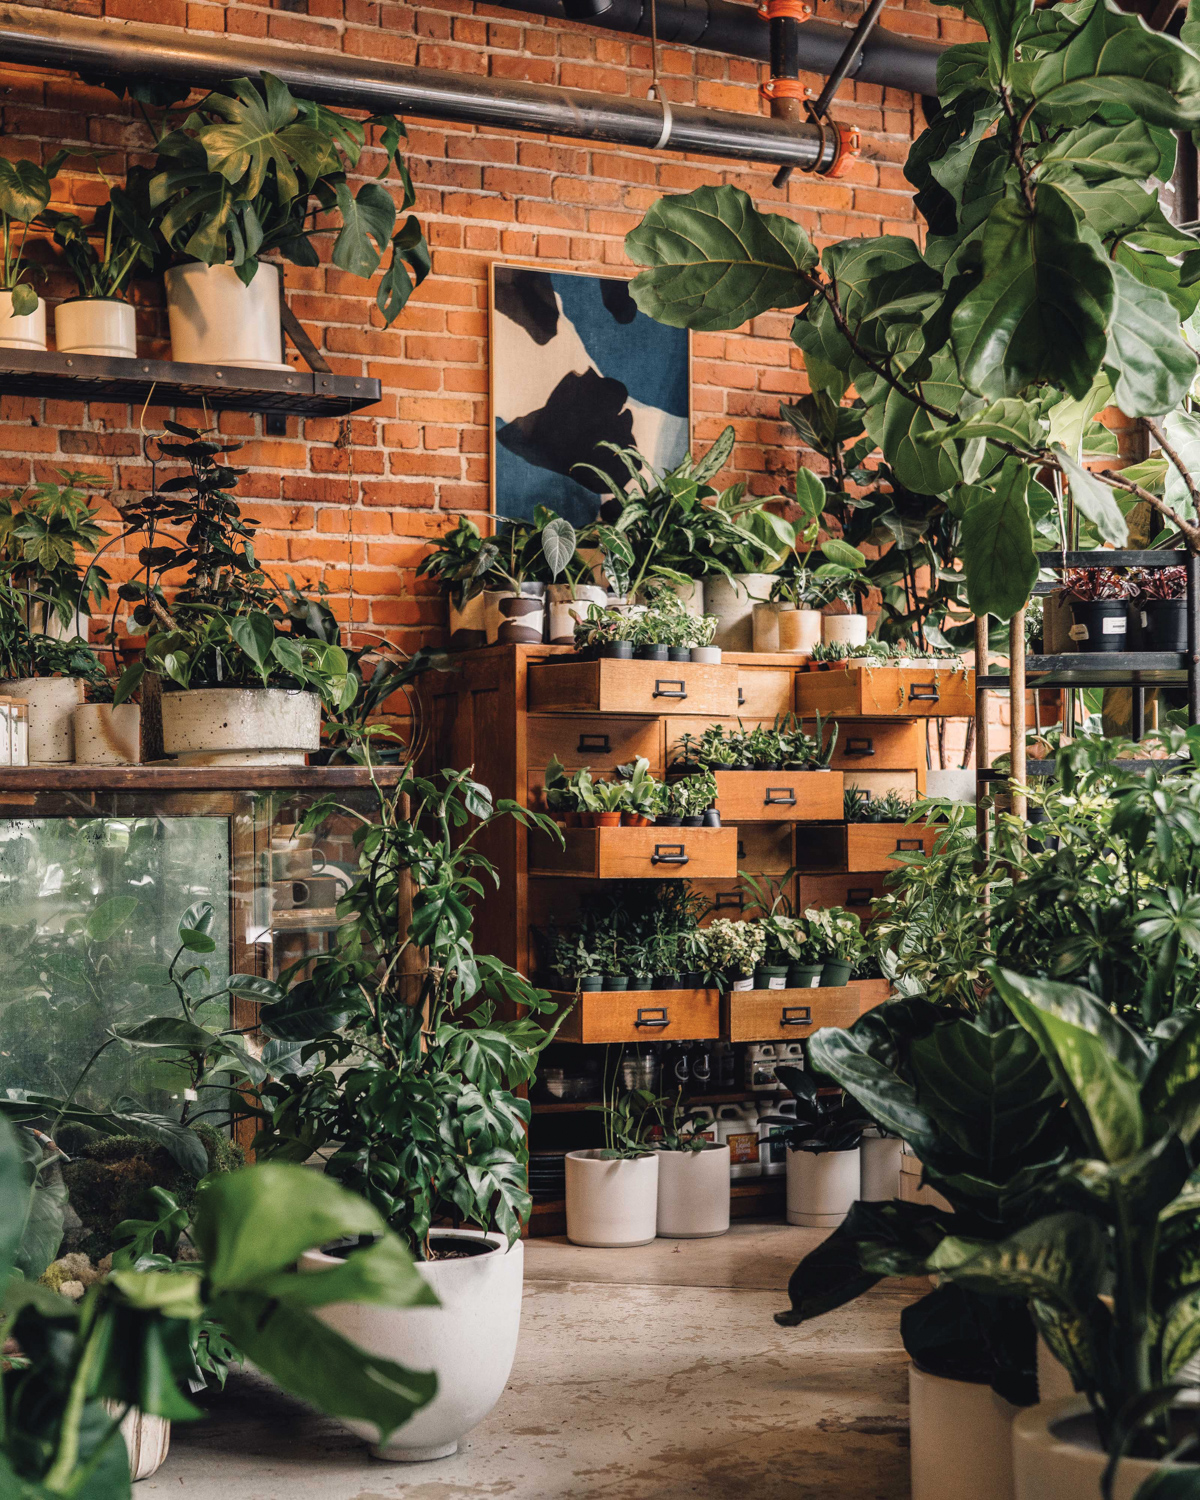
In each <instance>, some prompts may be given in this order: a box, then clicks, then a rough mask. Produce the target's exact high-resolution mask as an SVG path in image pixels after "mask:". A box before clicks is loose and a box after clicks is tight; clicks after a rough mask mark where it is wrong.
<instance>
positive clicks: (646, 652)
mask: <svg viewBox="0 0 1200 1500" xmlns="http://www.w3.org/2000/svg"><path fill="white" fill-rule="evenodd" d="M635 654H636V656H637V658H638V660H639V661H666V660H667V647H666V646H639V647H638V648H637V651H636V653H635Z"/></svg>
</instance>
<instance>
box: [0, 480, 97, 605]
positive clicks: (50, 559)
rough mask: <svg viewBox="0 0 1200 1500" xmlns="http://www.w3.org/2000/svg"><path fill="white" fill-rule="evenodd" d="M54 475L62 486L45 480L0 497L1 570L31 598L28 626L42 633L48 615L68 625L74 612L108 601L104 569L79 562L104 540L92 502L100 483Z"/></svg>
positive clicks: (94, 564) (92, 564)
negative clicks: (81, 553)
mask: <svg viewBox="0 0 1200 1500" xmlns="http://www.w3.org/2000/svg"><path fill="white" fill-rule="evenodd" d="M58 477H59V480H61V481H62V482H61V483H55V482H54V481H53V480H43V481H41V482H40V483H39V484H35V485H32V486H30V487H27V488H21V489H15V490H11V491H10V492H9V493H8V494H7V495H6V496H4V497H3V498H2V499H0V567H4V568H5V569H6V570H7V573H8V577H9V579H10V581H11V582H12V583H13V584H14V585H15V586H16V587H17V588H19V589H22V590H23V591H24V592H25V593H27V594H28V595H29V596H30V597H29V608H28V611H27V623H28V624H29V625H31V626H32V627H33V628H34V629H35V630H36V629H38V628H40V629H41V630H43V631H44V630H45V629H46V628H47V626H48V625H49V622H50V620H51V618H52V617H53V618H57V620H58V622H59V624H60V625H70V624H72V623H73V621H74V618H75V611H76V610H82V611H83V613H84V614H90V613H91V606H92V605H93V604H96V605H99V604H101V603H102V602H103V601H104V600H105V599H107V598H108V574H107V573H106V572H105V570H104V569H103V568H102V567H100V566H99V565H98V564H97V563H94V562H93V563H88V564H87V565H86V566H85V567H80V565H79V561H78V553H79V552H95V551H96V548H97V545H98V544H99V542H100V541H101V539H102V538H103V536H104V532H103V531H102V530H101V528H100V527H99V525H98V524H97V522H96V517H97V515H98V514H99V512H98V511H97V510H95V509H94V508H93V506H92V503H91V502H92V496H93V493H94V492H95V490H97V489H98V488H99V487H100V486H102V485H103V484H104V480H103V479H102V478H101V477H100V476H99V475H97V474H82V473H78V472H76V471H75V470H67V469H59V470H58Z"/></svg>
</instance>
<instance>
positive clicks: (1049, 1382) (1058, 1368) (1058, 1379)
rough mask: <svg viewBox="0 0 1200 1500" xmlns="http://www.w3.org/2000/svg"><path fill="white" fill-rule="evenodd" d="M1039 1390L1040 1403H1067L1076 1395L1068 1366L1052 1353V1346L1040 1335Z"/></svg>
mask: <svg viewBox="0 0 1200 1500" xmlns="http://www.w3.org/2000/svg"><path fill="white" fill-rule="evenodd" d="M1037 1388H1038V1400H1039V1401H1065V1400H1066V1398H1067V1397H1068V1396H1073V1395H1074V1394H1075V1387H1074V1385H1073V1384H1072V1382H1071V1377H1070V1376H1069V1375H1068V1374H1067V1370H1066V1366H1065V1365H1062V1364H1060V1363H1059V1362H1058V1360H1057V1359H1055V1357H1054V1355H1053V1354H1051V1353H1050V1346H1049V1345H1048V1344H1047V1343H1046V1340H1045V1339H1044V1338H1043V1337H1042V1336H1041V1334H1040V1333H1039V1334H1038V1336H1037Z"/></svg>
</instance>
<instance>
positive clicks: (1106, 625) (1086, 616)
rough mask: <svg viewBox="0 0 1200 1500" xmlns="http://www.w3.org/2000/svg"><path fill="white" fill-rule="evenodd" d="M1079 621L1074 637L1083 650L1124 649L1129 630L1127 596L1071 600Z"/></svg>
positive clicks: (1077, 621)
mask: <svg viewBox="0 0 1200 1500" xmlns="http://www.w3.org/2000/svg"><path fill="white" fill-rule="evenodd" d="M1071 614H1072V615H1073V616H1074V619H1075V625H1074V628H1073V629H1072V631H1071V636H1072V639H1073V640H1074V641H1075V644H1076V645H1077V646H1078V648H1079V650H1080V651H1124V650H1126V649H1127V646H1126V641H1127V639H1128V632H1129V618H1128V609H1127V606H1126V603H1125V601H1124V599H1091V600H1089V601H1088V602H1087V603H1086V604H1080V603H1079V602H1078V601H1077V600H1074V599H1073V600H1072V601H1071Z"/></svg>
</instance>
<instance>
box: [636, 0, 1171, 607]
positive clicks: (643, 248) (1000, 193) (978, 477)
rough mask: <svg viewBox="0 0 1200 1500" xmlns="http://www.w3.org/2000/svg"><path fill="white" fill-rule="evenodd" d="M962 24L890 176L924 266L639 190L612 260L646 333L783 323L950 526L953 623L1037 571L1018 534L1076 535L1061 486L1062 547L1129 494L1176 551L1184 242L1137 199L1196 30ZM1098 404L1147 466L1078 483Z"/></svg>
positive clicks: (1122, 22)
mask: <svg viewBox="0 0 1200 1500" xmlns="http://www.w3.org/2000/svg"><path fill="white" fill-rule="evenodd" d="M965 8H966V11H967V14H968V16H970V17H971V18H973V19H974V20H976V21H978V22H979V23H980V24H981V25H982V26H983V27H984V29H985V31H986V32H987V40H986V41H982V42H971V43H966V44H963V45H960V46H955V47H950V48H949V49H947V51H946V52H945V53H944V54H943V56H942V58H941V59H940V61H939V64H938V96H939V100H940V104H941V109H940V112H939V114H938V115H937V117H936V118H935V119H934V121H933V123H932V124H931V125H930V127H929V128H928V129H927V130H926V131H925V132H924V133H923V134H922V135H921V136H920V137H919V138H918V139H917V141H916V142H915V143H914V145H913V148H912V150H911V152H910V154H909V158H908V163H907V166H906V169H905V170H906V174H907V176H908V178H909V180H910V182H912V184H913V186H914V188H916V190H917V192H916V202H917V206H918V208H919V209H920V211H921V213H922V214H923V215H924V216H925V218H926V221H927V224H928V235H927V237H926V240H925V246H924V249H921V248H919V247H918V246H917V245H916V244H915V243H914V242H913V241H911V240H909V239H906V238H903V237H901V236H897V235H884V236H880V237H877V238H871V239H859V240H844V241H842V242H840V243H838V244H834V245H831V246H829V247H827V248H826V249H825V250H823V251H822V252H820V254H818V252H817V251H816V249H815V248H814V247H813V245H812V244H811V242H810V241H809V239H808V237H807V235H806V234H805V233H804V231H803V230H802V229H801V228H800V227H799V225H797V224H795V223H794V222H793V221H792V220H790V219H787V218H784V217H782V216H780V215H776V214H763V213H760V212H759V211H758V210H757V209H756V208H755V206H754V204H753V203H752V202H751V201H750V199H749V197H748V196H747V195H746V194H745V193H744V192H742V191H741V190H739V189H736V188H732V187H716V188H714V187H703V188H699V189H697V190H696V191H695V192H693V193H690V194H688V195H686V196H682V197H670V198H664V199H661V200H660V201H659V202H658V203H656V204H655V205H654V207H653V208H652V209H651V210H650V212H649V213H648V214H647V216H646V218H645V220H644V221H643V222H642V224H641V225H640V226H638V228H636V229H634V230H632V231H631V232H630V233H629V235H628V236H627V237H626V248H627V250H628V252H629V254H630V256H631V258H632V259H633V260H634V261H636V262H638V263H639V264H640V265H642V266H645V267H646V268H647V269H646V270H644V271H643V272H642V274H641V275H639V276H638V277H637V278H636V279H635V280H634V282H633V283H632V293H633V296H634V299H635V301H636V302H637V304H638V306H639V307H640V308H641V310H642V311H643V312H645V313H648V314H649V315H650V316H652V317H655V318H657V319H659V320H660V321H662V322H666V323H670V324H672V325H674V326H685V327H691V328H697V329H722V328H734V327H737V326H739V325H740V324H742V323H744V322H745V321H746V320H747V319H749V318H752V317H755V316H757V315H758V314H760V313H763V312H765V311H767V310H768V309H771V308H791V309H795V310H796V312H797V314H798V315H797V318H796V321H795V324H794V328H793V338H794V340H795V341H796V343H797V344H798V345H799V346H800V348H801V349H802V350H803V352H804V356H805V364H806V368H807V371H808V375H809V380H810V382H811V384H812V386H813V388H814V390H816V391H818V392H820V393H822V394H824V395H825V396H826V397H828V398H829V400H830V401H832V402H835V403H840V402H841V400H842V399H843V397H844V395H845V394H846V392H847V390H848V389H849V387H850V386H851V385H853V387H854V389H855V390H856V392H857V395H858V397H859V398H860V399H861V400H862V402H863V420H864V423H865V426H866V431H867V434H868V437H869V438H870V440H871V441H872V442H873V443H874V444H876V445H878V446H879V447H880V448H881V449H882V452H883V456H884V459H885V460H886V462H887V464H888V465H889V466H890V468H891V471H892V473H893V475H894V476H895V478H896V479H897V480H898V481H899V483H900V484H901V485H902V486H904V487H905V489H907V490H910V491H912V492H913V493H915V494H919V495H924V496H933V497H938V498H939V499H940V500H942V501H944V503H945V505H946V507H947V509H948V511H949V512H950V514H951V515H952V516H953V517H954V518H955V520H956V521H957V523H958V532H959V536H958V547H959V550H960V553H961V557H962V561H963V565H964V568H965V572H966V581H967V590H968V602H969V604H970V607H971V609H972V610H973V611H974V612H976V613H984V612H990V613H993V614H997V615H1001V616H1011V615H1012V614H1013V613H1014V612H1015V611H1016V610H1017V609H1018V608H1020V607H1021V606H1022V605H1023V604H1024V602H1025V600H1026V599H1027V598H1028V597H1029V594H1030V591H1031V589H1032V587H1033V584H1034V582H1035V581H1036V579H1037V573H1038V568H1037V561H1036V556H1035V545H1036V539H1037V538H1038V537H1039V536H1040V537H1042V538H1044V539H1046V540H1049V539H1051V538H1055V537H1057V539H1058V543H1059V545H1073V544H1074V538H1070V537H1068V535H1067V527H1066V523H1065V512H1064V509H1063V505H1064V499H1063V497H1064V493H1065V492H1066V491H1069V494H1070V498H1071V500H1072V501H1073V504H1074V510H1075V513H1076V514H1077V516H1078V517H1079V518H1080V519H1081V521H1082V526H1083V529H1082V532H1081V537H1082V540H1083V541H1085V542H1087V541H1091V542H1096V541H1102V542H1108V543H1113V544H1116V545H1118V546H1120V545H1124V544H1125V542H1126V536H1127V524H1126V516H1127V514H1128V511H1129V510H1130V509H1131V508H1132V506H1133V505H1135V504H1137V503H1138V502H1139V501H1144V502H1147V503H1148V504H1149V505H1150V506H1151V508H1152V509H1153V510H1155V511H1156V512H1157V513H1158V514H1159V516H1160V517H1161V518H1162V520H1163V521H1164V522H1165V523H1166V525H1167V526H1169V527H1172V528H1176V529H1178V530H1179V531H1180V532H1181V533H1182V534H1183V536H1184V537H1185V539H1186V541H1187V544H1188V546H1189V547H1190V548H1192V549H1193V550H1197V549H1198V548H1200V518H1198V516H1197V511H1196V502H1197V496H1198V494H1200V490H1198V487H1197V481H1196V478H1195V477H1194V476H1195V473H1196V472H1200V471H1198V470H1197V469H1196V467H1195V466H1196V464H1197V461H1198V460H1200V419H1197V418H1196V417H1194V416H1193V415H1191V414H1190V413H1189V412H1188V411H1186V410H1184V409H1183V402H1184V400H1185V398H1186V396H1187V393H1188V391H1189V389H1190V387H1191V384H1192V381H1193V379H1194V377H1195V374H1196V356H1195V354H1194V353H1193V351H1192V349H1191V347H1190V346H1189V344H1188V342H1187V341H1186V339H1185V338H1184V337H1183V335H1182V332H1181V325H1182V324H1183V322H1184V320H1186V319H1188V318H1190V316H1191V315H1192V313H1193V312H1194V311H1195V308H1196V304H1197V299H1198V298H1200V244H1198V242H1197V241H1196V240H1195V239H1194V238H1193V237H1192V236H1191V235H1190V234H1187V233H1184V232H1182V231H1181V230H1179V229H1177V228H1175V227H1174V226H1172V225H1171V224H1169V223H1168V222H1167V220H1166V219H1165V217H1164V216H1163V214H1162V212H1161V210H1160V209H1159V207H1158V203H1157V197H1156V194H1155V192H1154V191H1153V184H1154V180H1155V179H1157V180H1159V181H1165V180H1167V179H1168V178H1169V177H1170V175H1171V171H1172V168H1173V163H1174V159H1175V140H1174V137H1173V135H1172V133H1171V132H1172V131H1173V130H1191V129H1192V128H1193V127H1195V126H1196V125H1197V124H1200V55H1198V54H1197V53H1196V52H1195V51H1194V50H1193V45H1195V44H1197V43H1198V42H1200V22H1197V21H1196V20H1192V19H1189V21H1188V22H1187V24H1186V25H1185V27H1184V30H1183V39H1182V40H1176V39H1175V38H1174V37H1171V36H1167V35H1163V34H1161V33H1157V32H1152V31H1150V30H1149V29H1148V28H1147V26H1146V25H1145V23H1144V21H1143V20H1142V19H1141V18H1140V17H1139V16H1137V15H1136V14H1127V13H1125V12H1123V11H1121V10H1119V9H1118V8H1117V6H1116V5H1115V4H1113V3H1112V0H1076V3H1070V4H1068V3H1065V0H1064V3H1059V4H1056V5H1051V6H1048V7H1044V8H1035V6H1034V3H1033V0H999V3H991V0H967V5H966V7H965ZM1109 404H1113V405H1116V406H1118V407H1120V408H1121V410H1122V411H1124V412H1125V413H1126V414H1127V415H1128V416H1130V417H1133V418H1136V419H1138V420H1139V421H1140V422H1141V423H1142V424H1143V425H1144V427H1145V428H1146V430H1147V432H1148V433H1149V435H1150V436H1151V437H1152V438H1153V439H1154V441H1155V442H1156V443H1157V444H1158V446H1159V447H1160V448H1161V450H1162V457H1161V458H1160V459H1158V460H1156V461H1155V463H1154V464H1153V465H1151V470H1152V472H1143V473H1141V474H1140V475H1139V474H1137V473H1135V475H1132V476H1131V475H1129V474H1122V473H1119V472H1117V471H1116V470H1114V469H1112V468H1105V467H1087V466H1085V464H1084V461H1083V460H1084V458H1085V456H1091V455H1092V454H1094V453H1099V454H1102V455H1103V454H1110V453H1112V452H1113V451H1114V446H1115V445H1114V444H1113V442H1112V440H1111V437H1110V436H1109V435H1108V434H1106V433H1105V432H1104V431H1103V429H1101V428H1100V427H1099V424H1098V423H1097V422H1096V420H1095V418H1096V415H1097V413H1098V412H1100V411H1101V409H1102V408H1103V407H1105V406H1106V405H1109ZM1035 474H1043V475H1046V476H1048V477H1050V478H1051V480H1052V488H1047V487H1046V486H1044V485H1043V484H1042V483H1041V482H1040V481H1039V479H1037V478H1035V477H1034V475H1035ZM1141 480H1148V481H1149V483H1143V482H1141ZM1160 486H1161V488H1160Z"/></svg>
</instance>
